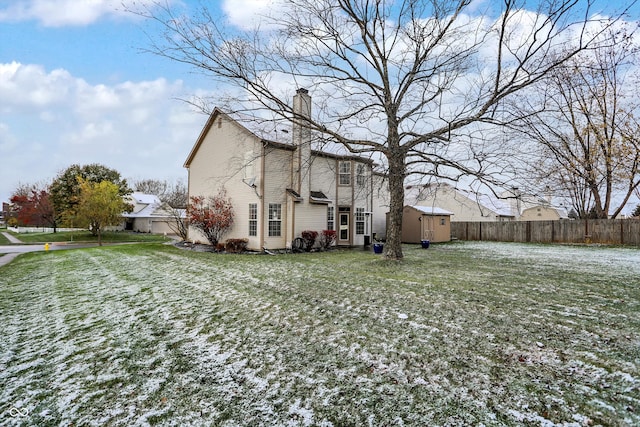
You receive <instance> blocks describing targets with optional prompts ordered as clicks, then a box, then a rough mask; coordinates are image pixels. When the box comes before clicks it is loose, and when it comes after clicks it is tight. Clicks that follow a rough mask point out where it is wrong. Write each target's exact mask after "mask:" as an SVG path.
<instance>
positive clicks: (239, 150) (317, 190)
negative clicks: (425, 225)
mask: <svg viewBox="0 0 640 427" xmlns="http://www.w3.org/2000/svg"><path fill="white" fill-rule="evenodd" d="M293 103H294V104H293V107H294V111H295V112H296V114H302V115H304V116H306V117H311V97H310V96H309V93H308V91H307V90H306V89H298V91H297V93H296V95H295V96H294V99H293ZM242 123H243V122H242ZM242 123H241V121H240V120H238V119H237V118H233V117H232V116H231V115H229V114H226V113H224V112H223V111H221V110H219V109H215V110H214V111H213V112H212V114H211V115H210V117H209V120H208V121H207V123H206V124H205V126H204V128H203V129H202V132H201V133H200V136H199V137H198V139H197V141H196V143H195V145H194V146H193V148H192V150H191V152H190V153H189V156H188V158H187V160H186V162H185V164H184V166H185V167H186V168H187V169H188V186H189V196H190V197H192V196H205V197H207V196H212V195H215V194H217V193H218V192H219V191H220V190H221V189H224V190H226V193H227V196H228V197H230V199H231V203H232V205H233V208H234V213H235V222H234V225H233V228H232V229H231V230H230V232H229V233H228V234H227V235H226V236H225V238H248V239H249V244H248V248H249V249H252V250H261V249H263V248H267V249H281V248H286V247H288V246H289V245H290V244H291V242H292V241H293V239H295V238H296V237H299V236H300V234H301V232H302V231H304V230H313V231H317V232H319V233H320V232H321V231H322V230H336V232H337V244H338V245H344V246H353V245H362V244H364V243H365V242H366V241H370V236H371V235H372V234H373V233H377V234H378V235H383V234H384V232H385V230H384V229H381V230H376V229H374V228H373V227H374V224H378V227H380V224H384V212H385V209H386V208H384V207H382V206H381V203H380V202H379V201H378V196H377V195H378V194H379V188H377V187H378V186H379V185H378V184H377V183H378V182H379V181H380V175H379V174H376V173H374V166H375V165H374V162H373V161H372V160H370V159H367V158H362V157H358V156H351V155H339V154H335V153H329V152H323V151H320V150H314V149H312V133H311V132H310V131H309V130H308V129H306V128H304V127H303V126H301V125H299V124H296V123H294V124H293V127H292V129H291V132H284V131H280V132H271V133H270V134H268V133H262V132H261V131H258V130H255V129H251V130H250V129H249V127H250V126H247V125H243V124H242ZM274 135H277V136H274ZM285 138H287V139H288V140H282V139H285ZM374 187H376V188H374ZM380 212H382V214H380ZM376 215H379V216H381V219H382V221H374V217H375V216H376ZM365 236H369V237H367V238H365ZM189 238H190V240H192V241H200V242H206V239H205V238H204V236H202V235H201V234H200V233H199V232H198V231H197V230H195V229H190V230H189Z"/></svg>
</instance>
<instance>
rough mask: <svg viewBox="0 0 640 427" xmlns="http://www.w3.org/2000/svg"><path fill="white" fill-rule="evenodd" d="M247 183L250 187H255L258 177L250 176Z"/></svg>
mask: <svg viewBox="0 0 640 427" xmlns="http://www.w3.org/2000/svg"><path fill="white" fill-rule="evenodd" d="M246 184H247V185H248V186H249V187H255V186H256V177H255V176H252V177H251V178H249V180H248V181H247V182H246Z"/></svg>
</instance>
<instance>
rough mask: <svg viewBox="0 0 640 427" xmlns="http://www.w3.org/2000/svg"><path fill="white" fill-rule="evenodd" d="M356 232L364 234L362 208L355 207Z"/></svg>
mask: <svg viewBox="0 0 640 427" xmlns="http://www.w3.org/2000/svg"><path fill="white" fill-rule="evenodd" d="M356 234H364V208H356Z"/></svg>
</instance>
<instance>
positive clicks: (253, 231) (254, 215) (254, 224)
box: [249, 203, 258, 236]
mask: <svg viewBox="0 0 640 427" xmlns="http://www.w3.org/2000/svg"><path fill="white" fill-rule="evenodd" d="M257 235H258V204H257V203H249V236H257Z"/></svg>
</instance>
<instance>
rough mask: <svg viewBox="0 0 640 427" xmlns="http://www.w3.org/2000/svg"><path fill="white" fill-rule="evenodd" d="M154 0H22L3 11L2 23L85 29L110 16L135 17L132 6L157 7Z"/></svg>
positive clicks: (1, 11) (1, 10)
mask: <svg viewBox="0 0 640 427" xmlns="http://www.w3.org/2000/svg"><path fill="white" fill-rule="evenodd" d="M153 5H154V2H153V1H152V0H138V1H134V0H20V1H15V2H12V4H11V5H9V6H7V7H5V8H3V9H0V22H21V21H38V22H39V23H40V24H42V25H43V26H45V27H63V26H85V25H89V24H92V23H94V22H96V21H98V20H99V19H101V18H103V17H107V16H119V17H128V18H134V17H135V15H134V14H131V13H128V12H127V11H126V10H127V8H129V7H153Z"/></svg>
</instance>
